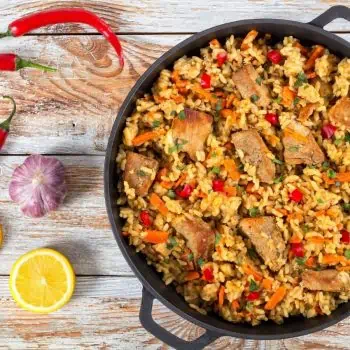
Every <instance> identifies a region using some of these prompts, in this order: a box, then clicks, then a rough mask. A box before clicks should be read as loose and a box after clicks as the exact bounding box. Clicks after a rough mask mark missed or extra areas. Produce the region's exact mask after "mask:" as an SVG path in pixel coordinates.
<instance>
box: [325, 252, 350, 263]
mask: <svg viewBox="0 0 350 350" xmlns="http://www.w3.org/2000/svg"><path fill="white" fill-rule="evenodd" d="M322 263H323V264H327V265H333V264H335V265H336V264H340V263H344V264H347V263H348V260H347V259H346V258H345V256H342V255H337V254H325V255H324V256H323V259H322Z"/></svg>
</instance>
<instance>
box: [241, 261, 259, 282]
mask: <svg viewBox="0 0 350 350" xmlns="http://www.w3.org/2000/svg"><path fill="white" fill-rule="evenodd" d="M242 268H243V271H244V273H245V274H246V275H252V276H253V277H254V279H256V280H257V281H261V280H262V279H263V277H262V275H261V274H260V273H259V272H258V271H256V270H255V269H254V268H253V267H252V266H251V265H249V264H244V265H243V266H242Z"/></svg>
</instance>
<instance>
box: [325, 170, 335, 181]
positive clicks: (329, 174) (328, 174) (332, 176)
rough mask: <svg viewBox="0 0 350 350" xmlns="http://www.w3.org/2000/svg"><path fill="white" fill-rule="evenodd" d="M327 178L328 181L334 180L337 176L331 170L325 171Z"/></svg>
mask: <svg viewBox="0 0 350 350" xmlns="http://www.w3.org/2000/svg"><path fill="white" fill-rule="evenodd" d="M327 176H328V177H329V178H330V179H334V178H335V177H336V176H337V173H336V172H335V171H334V170H333V169H329V170H328V171H327Z"/></svg>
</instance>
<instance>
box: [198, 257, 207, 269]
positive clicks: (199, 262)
mask: <svg viewBox="0 0 350 350" xmlns="http://www.w3.org/2000/svg"><path fill="white" fill-rule="evenodd" d="M197 263H198V265H199V267H202V266H203V265H204V264H205V261H204V259H203V258H199V259H198V260H197Z"/></svg>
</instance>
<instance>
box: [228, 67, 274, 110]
mask: <svg viewBox="0 0 350 350" xmlns="http://www.w3.org/2000/svg"><path fill="white" fill-rule="evenodd" d="M258 78H259V74H258V73H257V71H256V70H255V68H254V67H253V66H252V65H251V64H247V65H245V66H243V67H242V68H241V69H239V70H238V71H237V72H234V73H233V74H232V80H233V82H234V84H235V85H236V87H237V89H238V91H239V92H240V94H241V95H242V97H243V98H246V99H250V98H251V97H252V96H254V95H256V96H258V98H259V99H258V100H257V101H256V104H257V105H258V106H261V107H267V106H268V105H269V103H270V102H271V96H270V92H269V89H268V88H267V86H266V85H264V84H261V85H259V84H258V83H257V82H256V80H257V79H258Z"/></svg>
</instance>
